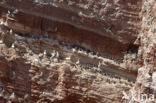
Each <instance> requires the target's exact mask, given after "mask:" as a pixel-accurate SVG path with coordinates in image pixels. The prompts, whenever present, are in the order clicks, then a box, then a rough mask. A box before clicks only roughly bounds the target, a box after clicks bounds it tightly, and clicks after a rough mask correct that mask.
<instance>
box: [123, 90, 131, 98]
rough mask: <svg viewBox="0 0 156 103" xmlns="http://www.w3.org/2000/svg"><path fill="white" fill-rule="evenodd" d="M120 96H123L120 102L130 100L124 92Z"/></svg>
mask: <svg viewBox="0 0 156 103" xmlns="http://www.w3.org/2000/svg"><path fill="white" fill-rule="evenodd" d="M122 94H123V97H122V100H123V99H127V100H129V99H130V98H129V96H128V95H127V94H126V92H125V91H123V92H122Z"/></svg>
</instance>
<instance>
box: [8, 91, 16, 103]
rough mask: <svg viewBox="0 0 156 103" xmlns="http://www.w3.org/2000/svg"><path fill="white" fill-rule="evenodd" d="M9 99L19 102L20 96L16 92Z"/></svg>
mask: <svg viewBox="0 0 156 103" xmlns="http://www.w3.org/2000/svg"><path fill="white" fill-rule="evenodd" d="M9 100H11V101H13V102H18V98H17V96H16V94H15V93H14V92H13V93H12V94H11V95H10V97H9Z"/></svg>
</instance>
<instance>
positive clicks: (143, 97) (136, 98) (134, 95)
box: [122, 90, 154, 103]
mask: <svg viewBox="0 0 156 103" xmlns="http://www.w3.org/2000/svg"><path fill="white" fill-rule="evenodd" d="M122 94H123V97H122V100H124V99H125V100H129V103H134V102H139V103H150V102H154V95H153V94H143V93H141V92H140V91H139V92H136V91H133V90H131V91H130V93H129V95H128V94H127V93H126V92H125V91H123V92H122Z"/></svg>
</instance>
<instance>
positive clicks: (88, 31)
mask: <svg viewBox="0 0 156 103" xmlns="http://www.w3.org/2000/svg"><path fill="white" fill-rule="evenodd" d="M0 5H1V8H2V10H3V9H4V11H5V10H6V13H7V12H8V10H10V13H11V14H12V15H8V14H7V15H8V16H9V18H10V19H8V16H6V15H5V13H4V18H5V19H6V22H7V25H8V26H9V27H10V28H12V29H14V30H16V31H17V32H22V33H25V34H29V33H31V34H32V33H33V34H34V35H35V36H38V35H43V34H45V33H46V34H48V35H49V36H52V37H56V38H57V39H59V40H61V41H64V42H66V43H70V44H71V45H79V46H82V47H85V48H87V49H90V50H93V51H96V52H99V53H100V54H101V55H107V56H113V57H114V58H118V59H121V58H123V55H124V54H123V52H127V51H132V52H136V51H137V46H135V45H134V44H133V43H134V41H135V39H136V37H137V35H138V32H139V27H140V26H139V25H140V18H139V12H140V10H141V1H128V0H127V1H120V0H119V1H113V0H111V1H102V0H99V1H96V2H92V1H90V0H88V1H82V2H80V1H55V0H54V1H33V0H22V1H18V0H9V1H3V2H1V4H0ZM16 10H18V12H16ZM15 12H16V13H15ZM11 18H12V19H11ZM23 18H29V19H23ZM112 41H113V42H112Z"/></svg>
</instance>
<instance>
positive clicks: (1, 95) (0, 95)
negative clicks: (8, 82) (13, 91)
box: [0, 89, 5, 97]
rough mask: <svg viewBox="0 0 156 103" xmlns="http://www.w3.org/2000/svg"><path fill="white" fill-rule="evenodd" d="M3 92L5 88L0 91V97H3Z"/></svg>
mask: <svg viewBox="0 0 156 103" xmlns="http://www.w3.org/2000/svg"><path fill="white" fill-rule="evenodd" d="M4 92H5V90H4V89H3V90H2V91H1V92H0V97H3V96H4Z"/></svg>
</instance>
